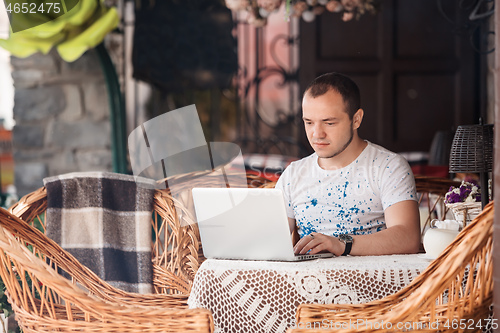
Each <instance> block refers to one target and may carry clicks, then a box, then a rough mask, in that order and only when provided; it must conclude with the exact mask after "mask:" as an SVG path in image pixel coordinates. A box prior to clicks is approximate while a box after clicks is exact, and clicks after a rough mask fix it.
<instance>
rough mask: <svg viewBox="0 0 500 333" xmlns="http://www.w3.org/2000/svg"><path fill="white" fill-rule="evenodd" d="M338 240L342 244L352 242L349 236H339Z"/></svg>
mask: <svg viewBox="0 0 500 333" xmlns="http://www.w3.org/2000/svg"><path fill="white" fill-rule="evenodd" d="M339 239H341V240H343V241H344V242H352V236H351V235H340V236H339Z"/></svg>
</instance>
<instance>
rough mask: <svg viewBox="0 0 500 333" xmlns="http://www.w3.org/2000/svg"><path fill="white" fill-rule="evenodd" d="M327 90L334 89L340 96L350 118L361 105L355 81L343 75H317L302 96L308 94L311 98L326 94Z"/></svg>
mask: <svg viewBox="0 0 500 333" xmlns="http://www.w3.org/2000/svg"><path fill="white" fill-rule="evenodd" d="M329 90H334V91H336V92H338V93H339V94H340V95H341V96H342V99H343V100H344V103H345V106H346V112H347V114H348V115H349V118H350V119H352V117H354V114H355V113H356V111H358V110H359V108H360V107H361V97H360V94H359V88H358V86H357V85H356V83H354V81H353V80H351V79H350V78H348V77H347V76H345V75H342V74H339V73H326V74H323V75H321V76H318V77H317V78H315V79H314V80H313V81H312V82H311V83H310V84H309V86H307V88H306V90H305V92H304V96H305V95H306V94H309V95H310V96H311V97H312V98H316V97H318V96H321V95H324V94H326V93H327V92H328V91H329Z"/></svg>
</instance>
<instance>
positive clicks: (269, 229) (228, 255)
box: [193, 188, 333, 261]
mask: <svg viewBox="0 0 500 333" xmlns="http://www.w3.org/2000/svg"><path fill="white" fill-rule="evenodd" d="M193 200H194V207H195V212H196V218H197V221H198V227H199V229H200V237H201V243H202V245H203V254H204V255H205V257H207V258H217V259H243V260H276V261H278V260H279V261H297V260H309V259H316V258H322V257H332V256H333V254H331V253H322V254H314V255H307V254H306V255H295V254H294V253H293V245H292V239H291V236H290V228H289V226H288V219H287V216H286V211H285V202H284V199H283V194H282V192H281V190H278V189H261V188H193Z"/></svg>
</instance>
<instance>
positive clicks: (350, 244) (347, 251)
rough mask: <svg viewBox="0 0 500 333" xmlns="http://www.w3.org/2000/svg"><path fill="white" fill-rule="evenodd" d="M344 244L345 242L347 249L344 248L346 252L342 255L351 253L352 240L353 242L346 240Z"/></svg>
mask: <svg viewBox="0 0 500 333" xmlns="http://www.w3.org/2000/svg"><path fill="white" fill-rule="evenodd" d="M344 244H345V250H344V253H342V254H341V255H342V256H346V255H348V254H349V253H351V249H352V241H351V242H344Z"/></svg>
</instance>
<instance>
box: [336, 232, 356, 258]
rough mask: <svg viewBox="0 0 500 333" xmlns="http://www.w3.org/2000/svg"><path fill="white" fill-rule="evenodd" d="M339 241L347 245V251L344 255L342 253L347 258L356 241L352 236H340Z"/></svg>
mask: <svg viewBox="0 0 500 333" xmlns="http://www.w3.org/2000/svg"><path fill="white" fill-rule="evenodd" d="M339 240H340V241H341V242H342V243H344V244H345V250H344V253H342V255H343V256H346V255H348V254H349V253H351V249H352V242H353V241H354V239H353V238H352V236H351V235H340V236H339Z"/></svg>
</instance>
